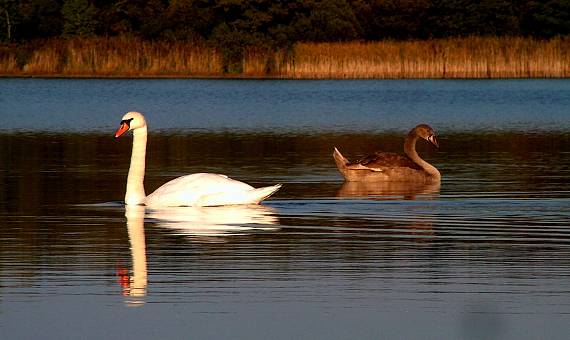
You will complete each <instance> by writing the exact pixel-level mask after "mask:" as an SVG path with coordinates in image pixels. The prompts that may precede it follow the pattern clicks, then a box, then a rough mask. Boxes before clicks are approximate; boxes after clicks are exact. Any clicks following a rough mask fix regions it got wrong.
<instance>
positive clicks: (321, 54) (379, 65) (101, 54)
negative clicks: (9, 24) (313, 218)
mask: <svg viewBox="0 0 570 340" xmlns="http://www.w3.org/2000/svg"><path fill="white" fill-rule="evenodd" d="M222 60H223V58H222V55H221V53H220V52H218V51H217V50H216V49H214V48H212V47H209V46H208V45H206V44H205V43H202V42H156V41H154V42H153V41H143V40H140V39H137V38H133V37H114V38H90V39H74V40H61V39H53V40H48V41H42V42H39V43H34V44H33V45H32V44H30V45H26V46H23V47H22V46H16V45H7V46H0V76H62V77H78V76H79V77H226V76H233V77H235V76H239V77H250V78H251V77H260V78H263V77H270V78H293V79H365V78H376V79H381V78H536V77H541V78H543V77H544V78H549V77H555V78H563V77H569V76H570V37H562V38H554V39H550V40H535V39H530V38H508V37H503V38H499V37H495V38H484V37H470V38H455V39H440V40H427V41H379V42H347V43H300V44H297V45H296V46H295V48H294V50H292V51H289V52H287V53H286V52H285V51H278V52H275V53H267V52H266V51H264V50H263V49H255V48H251V49H249V50H247V51H245V53H244V56H243V60H242V72H241V73H240V74H238V75H235V74H234V75H226V74H224V73H223V65H222V62H223V61H222Z"/></svg>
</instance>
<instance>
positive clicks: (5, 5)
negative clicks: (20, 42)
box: [0, 0, 18, 41]
mask: <svg viewBox="0 0 570 340" xmlns="http://www.w3.org/2000/svg"><path fill="white" fill-rule="evenodd" d="M17 8H18V7H17V2H16V0H0V41H1V40H7V41H10V40H12V34H13V30H14V27H15V24H16V22H17V16H16V13H17Z"/></svg>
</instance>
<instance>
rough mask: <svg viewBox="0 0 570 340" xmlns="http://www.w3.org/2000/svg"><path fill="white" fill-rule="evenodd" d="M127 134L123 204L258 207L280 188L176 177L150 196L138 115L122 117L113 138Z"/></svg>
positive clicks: (142, 123)
mask: <svg viewBox="0 0 570 340" xmlns="http://www.w3.org/2000/svg"><path fill="white" fill-rule="evenodd" d="M128 130H132V131H133V136H134V137H133V150H132V154H131V165H130V168H129V175H128V178H127V191H126V194H125V203H126V204H127V205H141V204H144V205H146V206H149V207H173V206H219V205H233V204H258V203H259V202H261V201H263V200H264V199H266V198H268V197H269V196H271V195H272V194H273V193H275V192H276V191H277V190H279V188H280V187H281V185H280V184H277V185H273V186H269V187H263V188H258V189H255V188H254V187H252V186H251V185H249V184H246V183H243V182H240V181H236V180H234V179H231V178H229V177H227V176H225V175H218V174H209V173H197V174H191V175H186V176H182V177H178V178H176V179H173V180H172V181H170V182H167V183H165V184H163V185H162V186H161V187H160V188H158V189H156V190H155V191H154V192H153V193H152V194H150V195H148V196H146V194H145V191H144V184H143V182H144V172H145V155H146V140H147V124H146V120H145V119H144V116H143V115H142V114H141V113H138V112H128V113H127V114H125V115H124V116H123V119H122V121H121V126H120V127H119V129H118V130H117V132H116V133H115V137H119V136H121V135H122V134H123V133H125V132H126V131H128Z"/></svg>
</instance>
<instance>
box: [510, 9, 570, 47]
mask: <svg viewBox="0 0 570 340" xmlns="http://www.w3.org/2000/svg"><path fill="white" fill-rule="evenodd" d="M521 30H522V32H523V34H524V35H527V36H535V37H540V38H551V37H554V36H557V35H568V34H570V1H568V0H550V1H528V2H526V4H525V6H524V13H523V15H522V19H521Z"/></svg>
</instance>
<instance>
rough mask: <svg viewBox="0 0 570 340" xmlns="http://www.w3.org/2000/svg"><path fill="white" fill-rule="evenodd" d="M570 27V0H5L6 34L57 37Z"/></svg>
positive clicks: (346, 36) (323, 37)
mask: <svg viewBox="0 0 570 340" xmlns="http://www.w3.org/2000/svg"><path fill="white" fill-rule="evenodd" d="M569 33H570V1H568V0H539V1H536V0H534V1H532V0H511V1H504V0H480V1H470V0H372V1H364V0H280V1H274V0H249V1H245V0H126V1H108V0H0V40H1V41H16V42H19V41H23V40H31V39H37V38H49V37H57V36H75V35H81V36H117V35H123V34H135V35H137V36H139V37H142V38H144V39H195V38H200V39H205V40H208V41H212V42H218V43H240V44H254V43H255V44H259V43H260V42H263V43H265V44H270V45H273V46H275V45H278V46H283V45H285V44H290V43H292V42H297V41H303V42H307V41H310V42H338V41H347V40H356V39H359V40H365V41H371V40H380V39H388V38H389V39H429V38H450V37H463V36H470V35H479V36H481V35H493V36H505V35H508V36H524V37H535V38H551V37H554V36H557V35H566V34H569Z"/></svg>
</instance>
